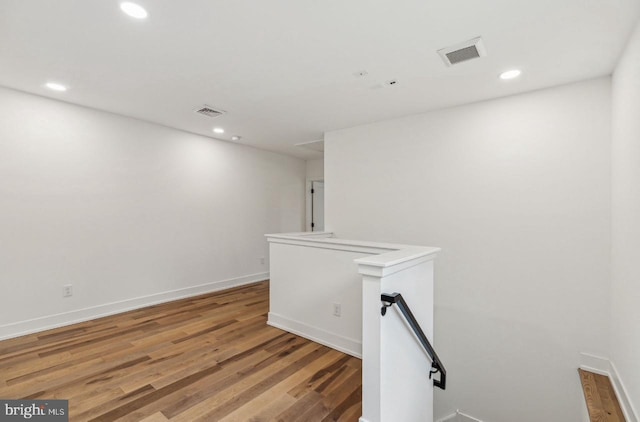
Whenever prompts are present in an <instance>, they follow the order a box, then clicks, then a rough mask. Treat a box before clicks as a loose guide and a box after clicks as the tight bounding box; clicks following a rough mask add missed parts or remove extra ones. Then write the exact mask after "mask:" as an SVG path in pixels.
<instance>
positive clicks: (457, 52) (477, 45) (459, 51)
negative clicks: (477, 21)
mask: <svg viewBox="0 0 640 422" xmlns="http://www.w3.org/2000/svg"><path fill="white" fill-rule="evenodd" d="M438 54H440V57H442V60H444V62H445V64H446V65H447V66H453V65H454V64H458V63H462V62H466V61H467V60H472V59H477V58H478V57H484V56H486V55H487V50H486V49H485V47H484V43H483V42H482V38H480V37H478V38H474V39H472V40H469V41H465V42H462V43H460V44H456V45H454V46H451V47H447V48H442V49H440V50H438Z"/></svg>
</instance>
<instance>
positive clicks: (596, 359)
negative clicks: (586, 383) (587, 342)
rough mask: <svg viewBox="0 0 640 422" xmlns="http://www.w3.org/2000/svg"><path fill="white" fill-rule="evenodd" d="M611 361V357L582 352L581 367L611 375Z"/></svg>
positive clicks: (595, 372) (596, 372)
mask: <svg viewBox="0 0 640 422" xmlns="http://www.w3.org/2000/svg"><path fill="white" fill-rule="evenodd" d="M610 368H611V362H609V359H607V358H603V357H601V356H596V355H592V354H589V353H580V369H583V370H585V371H589V372H593V373H594V374H600V375H606V376H610V373H609V370H610Z"/></svg>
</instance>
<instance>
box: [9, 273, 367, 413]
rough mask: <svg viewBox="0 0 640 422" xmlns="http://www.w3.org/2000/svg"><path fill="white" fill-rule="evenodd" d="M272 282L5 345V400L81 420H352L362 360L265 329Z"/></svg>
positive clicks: (358, 409)
mask: <svg viewBox="0 0 640 422" xmlns="http://www.w3.org/2000/svg"><path fill="white" fill-rule="evenodd" d="M268 309H269V285H268V283H267V282H261V283H256V284H252V285H249V286H245V287H241V288H236V289H231V290H226V291H222V292H217V293H213V294H208V295H204V296H198V297H195V298H190V299H185V300H180V301H176V302H171V303H167V304H162V305H157V306H153V307H149V308H144V309H140V310H136V311H132V312H127V313H124V314H119V315H115V316H111V317H106V318H101V319H97V320H94V321H90V322H85V323H81V324H76V325H73V326H68V327H63V328H59V329H55V330H51V331H47V332H42V333H38V334H33V335H29V336H24V337H20V338H16V339H11V340H5V341H2V342H0V398H3V399H26V398H30V399H68V400H69V413H70V420H71V421H116V420H118V421H136V422H138V421H144V422H158V421H167V420H171V421H186V422H195V421H225V422H230V421H242V422H247V421H253V422H258V421H284V422H295V421H305V422H310V421H345V422H355V421H357V420H358V418H359V417H360V416H361V395H362V384H361V379H362V367H361V362H360V360H359V359H356V358H353V357H351V356H348V355H345V354H343V353H340V352H338V351H335V350H332V349H330V348H328V347H325V346H322V345H319V344H317V343H313V342H311V341H309V340H306V339H303V338H301V337H298V336H295V335H292V334H289V333H287V332H284V331H281V330H278V329H276V328H273V327H270V326H268V325H266V313H267V311H268Z"/></svg>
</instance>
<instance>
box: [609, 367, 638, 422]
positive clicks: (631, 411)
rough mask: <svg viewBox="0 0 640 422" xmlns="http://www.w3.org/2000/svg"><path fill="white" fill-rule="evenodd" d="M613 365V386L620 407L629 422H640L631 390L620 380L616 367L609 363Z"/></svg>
mask: <svg viewBox="0 0 640 422" xmlns="http://www.w3.org/2000/svg"><path fill="white" fill-rule="evenodd" d="M609 363H610V364H611V381H612V384H613V389H614V390H615V392H616V396H618V401H620V406H621V407H622V412H623V413H624V417H625V418H626V419H627V422H640V418H638V415H639V414H640V413H638V410H637V409H636V408H635V407H634V406H633V403H632V402H631V396H630V395H629V390H627V389H626V387H625V386H624V383H623V382H622V378H620V373H619V372H618V370H617V369H616V366H615V365H614V364H613V362H609Z"/></svg>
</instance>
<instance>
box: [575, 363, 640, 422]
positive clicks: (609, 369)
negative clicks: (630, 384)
mask: <svg viewBox="0 0 640 422" xmlns="http://www.w3.org/2000/svg"><path fill="white" fill-rule="evenodd" d="M580 369H584V370H585V371H590V372H593V373H596V374H600V375H606V376H608V377H609V379H611V384H612V385H613V389H614V391H615V393H616V396H617V397H618V401H619V402H620V407H621V408H622V413H624V417H625V419H626V420H627V422H640V419H639V418H638V411H637V410H636V408H635V407H634V406H633V403H632V402H631V397H630V396H629V392H628V391H627V389H626V388H625V386H624V383H623V382H622V378H621V377H620V374H619V373H618V370H617V369H616V366H615V365H614V364H613V362H611V360H609V359H607V358H603V357H600V356H595V355H592V354H589V353H580Z"/></svg>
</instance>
